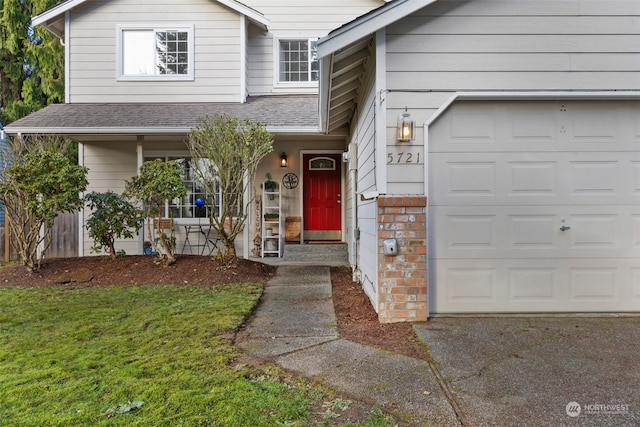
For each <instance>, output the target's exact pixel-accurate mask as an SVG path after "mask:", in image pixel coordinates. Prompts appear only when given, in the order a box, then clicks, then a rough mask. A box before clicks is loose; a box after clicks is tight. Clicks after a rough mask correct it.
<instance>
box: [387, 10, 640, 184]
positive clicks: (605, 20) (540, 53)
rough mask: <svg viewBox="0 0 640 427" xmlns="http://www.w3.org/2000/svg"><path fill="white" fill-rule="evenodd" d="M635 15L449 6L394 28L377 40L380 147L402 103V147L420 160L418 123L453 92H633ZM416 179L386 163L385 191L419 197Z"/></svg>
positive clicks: (637, 63) (415, 173) (639, 51)
mask: <svg viewBox="0 0 640 427" xmlns="http://www.w3.org/2000/svg"><path fill="white" fill-rule="evenodd" d="M639 16H640V3H638V2H629V1H623V0H621V1H618V0H607V1H592V0H576V1H545V2H524V1H523V2H520V1H508V0H491V1H489V0H474V1H457V0H453V1H440V2H436V3H435V4H433V5H432V6H429V7H427V8H424V9H422V10H421V11H419V12H416V13H415V14H413V15H411V16H409V17H407V18H405V19H402V20H400V21H398V22H396V23H395V24H393V25H391V26H389V27H388V28H387V39H386V47H387V53H386V63H387V73H386V79H387V88H388V90H389V93H388V96H387V109H388V114H387V130H388V132H387V141H388V144H389V147H388V149H389V151H394V150H398V147H397V146H398V144H397V143H396V141H395V138H394V136H393V134H394V131H395V126H396V119H397V117H398V115H399V114H400V113H401V112H402V111H403V110H404V109H405V107H406V108H407V109H408V111H409V112H410V113H411V114H412V116H413V118H414V119H415V120H416V124H417V125H418V126H417V129H416V130H417V136H416V140H415V142H414V143H413V144H410V145H408V146H406V148H402V149H404V150H411V151H412V152H414V153H416V154H418V153H420V154H421V156H424V150H423V147H422V146H421V145H422V141H423V138H424V135H423V131H422V128H421V126H420V124H421V123H424V122H425V121H426V120H427V119H428V118H429V117H430V116H431V115H432V114H433V112H434V111H435V110H436V109H437V108H438V107H439V106H441V105H443V104H444V102H445V101H446V99H448V98H449V97H450V96H451V95H452V93H453V92H455V91H494V90H495V91H498V90H500V91H543V90H547V91H553V90H565V91H567V90H582V91H591V90H638V89H640V74H639V73H638V71H640V44H639V43H638V40H639V36H640V26H639V25H638V17H639ZM422 158H424V157H422ZM423 174H424V165H423V164H415V165H404V166H403V167H397V166H389V168H388V176H389V187H388V189H389V193H390V194H398V193H399V194H403V193H404V194H406V193H414V194H424V192H425V189H424V185H423V183H422V181H423V179H422V177H423ZM407 188H408V189H409V190H410V191H407V190H406V189H407ZM402 189H404V191H403V190H402Z"/></svg>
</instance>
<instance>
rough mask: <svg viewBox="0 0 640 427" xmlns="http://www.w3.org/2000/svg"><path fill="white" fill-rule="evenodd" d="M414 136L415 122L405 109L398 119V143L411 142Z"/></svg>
mask: <svg viewBox="0 0 640 427" xmlns="http://www.w3.org/2000/svg"><path fill="white" fill-rule="evenodd" d="M415 134H416V122H415V121H413V118H411V114H409V113H407V108H406V107H405V109H404V113H402V114H401V115H400V116H399V117H398V135H397V139H398V142H409V141H413V139H414V138H415Z"/></svg>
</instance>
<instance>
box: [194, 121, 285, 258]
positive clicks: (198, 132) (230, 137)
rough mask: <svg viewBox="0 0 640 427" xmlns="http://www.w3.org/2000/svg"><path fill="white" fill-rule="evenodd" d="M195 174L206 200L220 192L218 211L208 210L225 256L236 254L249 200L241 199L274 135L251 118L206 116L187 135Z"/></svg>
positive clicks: (266, 152) (269, 148)
mask: <svg viewBox="0 0 640 427" xmlns="http://www.w3.org/2000/svg"><path fill="white" fill-rule="evenodd" d="M187 143H188V145H189V150H190V152H191V156H192V157H193V159H194V169H195V172H196V176H197V178H198V179H199V180H200V182H201V183H202V185H203V188H204V191H205V194H206V196H207V198H208V199H209V200H213V199H214V198H215V197H216V196H217V193H218V191H219V192H220V195H221V196H222V200H221V203H220V205H221V207H220V210H221V212H220V215H218V212H215V211H214V210H213V209H210V210H209V223H210V224H211V226H212V227H213V229H214V230H216V231H217V232H218V234H219V235H220V238H221V239H222V241H223V242H224V245H225V248H226V252H227V253H226V254H224V255H226V256H228V257H232V256H235V238H236V236H237V235H238V234H239V233H240V232H241V231H242V229H243V228H244V223H245V221H246V218H247V211H248V207H249V205H250V203H251V201H252V200H244V197H245V196H244V195H245V194H246V193H247V190H248V189H249V185H250V182H251V181H250V179H251V178H252V177H253V176H254V175H255V172H256V169H257V167H258V164H259V163H260V161H261V160H262V159H263V158H264V157H265V156H267V155H268V154H269V153H271V151H273V135H271V134H270V133H269V132H268V131H267V130H266V127H265V126H264V125H263V124H261V123H257V122H255V121H253V120H250V119H237V118H234V117H229V116H225V115H220V116H215V117H206V118H205V119H203V120H202V121H200V123H198V125H196V127H195V128H193V129H192V130H191V132H190V133H189V135H188V137H187Z"/></svg>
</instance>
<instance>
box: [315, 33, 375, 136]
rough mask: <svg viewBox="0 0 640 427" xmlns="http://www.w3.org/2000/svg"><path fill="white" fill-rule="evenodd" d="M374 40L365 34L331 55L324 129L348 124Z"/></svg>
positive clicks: (333, 129) (354, 107) (335, 129)
mask: <svg viewBox="0 0 640 427" xmlns="http://www.w3.org/2000/svg"><path fill="white" fill-rule="evenodd" d="M373 43H374V40H373V36H371V37H366V38H364V39H362V40H360V41H359V42H357V43H354V44H351V45H349V46H347V47H345V48H344V49H341V50H339V51H338V52H336V53H334V54H333V56H332V60H331V70H330V77H329V79H330V83H329V87H330V92H329V96H328V98H329V99H328V105H327V126H326V131H327V132H329V133H332V132H336V131H338V130H341V129H342V128H348V127H349V124H350V122H351V119H352V117H353V114H354V112H355V109H356V105H357V101H358V95H359V89H360V87H361V84H362V80H363V78H364V75H365V72H366V71H367V67H368V66H370V64H369V62H370V61H371V57H372V49H373Z"/></svg>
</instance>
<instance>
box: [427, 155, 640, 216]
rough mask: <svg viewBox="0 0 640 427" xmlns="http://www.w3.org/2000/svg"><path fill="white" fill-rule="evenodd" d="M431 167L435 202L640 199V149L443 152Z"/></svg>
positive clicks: (613, 201)
mask: <svg viewBox="0 0 640 427" xmlns="http://www.w3.org/2000/svg"><path fill="white" fill-rule="evenodd" d="M620 156H622V157H624V158H623V159H620ZM429 168H430V175H431V176H432V177H433V179H430V181H429V196H430V198H431V202H430V204H432V205H433V204H436V205H477V204H481V205H488V204H492V205H514V204H529V205H531V204H534V205H535V204H539V205H554V204H555V205H571V204H573V205H579V204H582V205H585V204H597V205H602V204H629V203H630V202H632V203H640V152H638V153H545V154H542V153H528V154H526V155H525V154H522V153H502V154H501V155H500V156H498V155H497V154H495V153H465V154H457V153H439V154H431V155H430V158H429ZM436 177H437V178H436Z"/></svg>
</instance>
